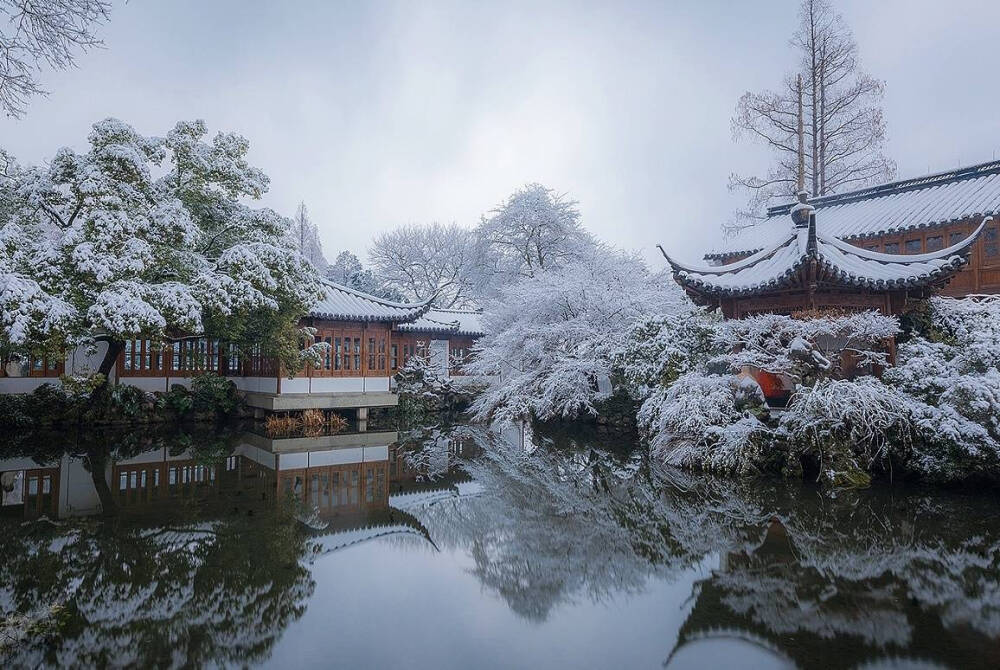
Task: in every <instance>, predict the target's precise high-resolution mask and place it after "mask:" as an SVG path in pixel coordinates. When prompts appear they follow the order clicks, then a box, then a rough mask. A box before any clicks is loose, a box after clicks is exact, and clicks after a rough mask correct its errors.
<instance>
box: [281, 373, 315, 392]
mask: <svg viewBox="0 0 1000 670" xmlns="http://www.w3.org/2000/svg"><path fill="white" fill-rule="evenodd" d="M281 392H282V393H309V378H308V377H296V378H295V379H282V380H281Z"/></svg>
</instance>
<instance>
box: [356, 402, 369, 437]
mask: <svg viewBox="0 0 1000 670" xmlns="http://www.w3.org/2000/svg"><path fill="white" fill-rule="evenodd" d="M367 430H368V408H367V407H359V408H358V432H359V433H364V432H365V431H367Z"/></svg>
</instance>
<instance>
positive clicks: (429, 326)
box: [398, 309, 485, 337]
mask: <svg viewBox="0 0 1000 670" xmlns="http://www.w3.org/2000/svg"><path fill="white" fill-rule="evenodd" d="M398 329H399V330H401V331H404V332H410V333H446V334H449V335H468V336H471V337H481V336H482V335H485V331H484V330H483V312H482V310H471V309H431V310H428V311H427V313H426V314H424V315H423V316H422V317H420V318H419V319H415V320H413V321H410V322H408V323H405V324H400V325H399V328H398Z"/></svg>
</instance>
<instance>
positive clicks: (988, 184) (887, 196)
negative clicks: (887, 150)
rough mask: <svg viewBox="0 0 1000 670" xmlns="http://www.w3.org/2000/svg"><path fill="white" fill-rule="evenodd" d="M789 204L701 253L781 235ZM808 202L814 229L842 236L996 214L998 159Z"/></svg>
mask: <svg viewBox="0 0 1000 670" xmlns="http://www.w3.org/2000/svg"><path fill="white" fill-rule="evenodd" d="M792 204H794V203H789V204H784V205H780V206H777V207H772V208H770V209H769V210H768V218H767V219H765V220H764V221H762V222H760V223H759V224H757V225H755V226H751V227H749V228H746V229H744V230H742V231H740V233H739V234H737V235H735V236H734V237H732V238H730V239H728V240H726V241H725V242H723V243H722V244H721V245H720V246H719V247H717V248H716V249H713V250H712V251H711V252H710V253H708V254H706V255H705V257H706V258H709V259H712V258H723V257H725V256H727V255H734V254H744V253H748V252H752V251H756V250H758V249H764V248H767V247H770V246H772V245H773V244H775V243H776V242H779V241H780V240H782V239H784V238H785V235H786V234H787V232H788V211H789V208H790V207H791V205H792ZM809 204H811V205H812V206H814V207H815V208H816V214H817V223H816V225H817V229H818V231H819V232H820V233H822V234H823V235H825V236H827V237H836V238H839V239H842V240H850V239H858V238H865V237H872V236H876V235H883V234H886V233H892V232H899V231H904V230H911V229H915V228H927V227H930V226H935V225H940V224H945V223H950V222H953V221H960V220H962V219H968V218H974V217H979V216H989V215H991V214H997V213H1000V161H995V162H991V163H983V164H981V165H974V166H971V167H967V168H962V169H960V170H953V171H950V172H942V173H939V174H934V175H929V176H926V177H919V178H917V179H908V180H905V181H898V182H892V183H889V184H883V185H881V186H874V187H871V188H867V189H861V190H858V191H851V192H849V193H840V194H836V195H829V196H824V197H821V198H815V199H812V200H810V201H809Z"/></svg>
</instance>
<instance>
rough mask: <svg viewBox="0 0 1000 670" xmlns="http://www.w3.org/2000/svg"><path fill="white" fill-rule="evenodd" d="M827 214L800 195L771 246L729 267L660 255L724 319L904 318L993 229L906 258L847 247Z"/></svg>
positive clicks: (773, 224)
mask: <svg viewBox="0 0 1000 670" xmlns="http://www.w3.org/2000/svg"><path fill="white" fill-rule="evenodd" d="M881 205H882V206H883V207H885V206H886V205H887V203H881ZM823 214H824V212H823V210H822V209H820V208H818V207H816V206H814V205H812V204H811V203H809V202H807V198H806V194H805V193H804V192H801V193H800V195H799V202H798V203H795V204H793V205H786V206H784V209H783V215H782V216H781V217H780V218H781V220H780V221H772V220H769V221H768V222H767V225H768V233H769V238H768V239H767V243H766V246H764V247H763V248H760V249H758V250H756V251H753V252H751V253H749V254H746V255H743V256H742V257H739V256H736V258H737V260H732V262H729V263H726V264H724V265H704V266H697V265H688V264H685V263H681V262H680V261H677V260H675V259H673V258H671V257H670V256H668V255H667V253H666V252H665V251H663V249H662V247H661V248H660V250H661V252H663V255H664V257H666V259H667V261H668V262H669V263H670V266H671V268H672V269H673V272H674V278H675V280H676V281H677V282H678V283H679V284H680V285H681V286H683V287H684V289H685V290H686V291H687V293H688V295H689V296H690V297H691V299H692V300H694V302H695V303H697V304H700V305H706V306H710V307H713V308H719V309H720V310H721V311H722V313H723V315H724V316H725V317H726V318H737V319H738V318H741V317H743V316H746V315H749V314H756V313H764V312H770V313H781V314H790V313H792V312H797V311H800V310H817V309H821V310H822V309H845V310H868V309H875V310H879V311H881V312H883V313H885V314H899V313H901V312H903V311H904V308H905V306H906V303H907V301H908V300H911V299H915V298H925V297H927V296H929V295H930V294H932V293H934V292H935V291H938V290H940V289H941V288H942V287H944V286H945V285H946V284H947V283H948V282H949V281H951V280H952V278H954V277H955V275H956V274H957V273H958V272H959V271H960V270H961V269H962V268H963V267H964V266H966V265H967V264H968V262H969V257H970V254H971V252H972V249H973V245H974V244H975V243H976V241H977V240H978V239H979V237H980V234H981V233H982V232H983V230H984V229H985V228H986V227H987V225H989V224H990V223H991V222H992V218H991V217H980V221H979V223H978V225H977V226H976V227H975V228H974V229H973V230H972V231H971V233H968V234H964V235H962V236H961V239H959V240H958V241H956V242H955V243H954V244H950V245H949V246H945V247H940V248H937V249H935V250H932V251H926V252H921V253H909V254H901V253H887V252H885V251H875V250H872V249H867V248H864V247H861V246H856V245H854V244H851V243H849V242H846V241H844V240H843V239H841V238H840V237H839V236H838V232H839V231H838V229H837V228H836V227H834V226H833V225H832V224H834V223H838V222H839V219H838V218H837V217H835V216H830V217H829V219H828V220H829V222H830V224H831V225H824V221H825V220H826V219H825V217H824V215H823ZM732 257H733V256H730V258H732Z"/></svg>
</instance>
